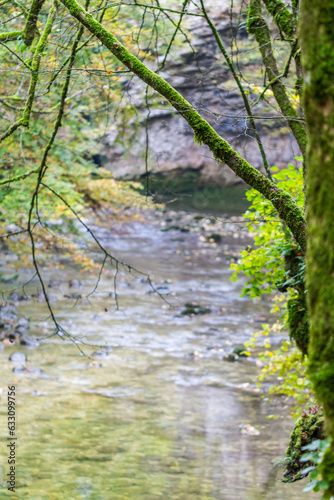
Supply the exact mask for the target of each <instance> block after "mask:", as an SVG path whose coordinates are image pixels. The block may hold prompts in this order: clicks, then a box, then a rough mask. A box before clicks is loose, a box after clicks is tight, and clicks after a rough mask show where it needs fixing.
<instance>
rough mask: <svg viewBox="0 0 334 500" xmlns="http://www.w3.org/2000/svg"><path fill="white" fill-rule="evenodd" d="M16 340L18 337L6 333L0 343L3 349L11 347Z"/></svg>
mask: <svg viewBox="0 0 334 500" xmlns="http://www.w3.org/2000/svg"><path fill="white" fill-rule="evenodd" d="M17 340H18V337H17V336H16V335H15V334H14V333H7V334H6V335H5V337H4V339H3V341H2V343H3V345H4V346H5V347H11V346H13V345H14V344H15V343H16V341H17Z"/></svg>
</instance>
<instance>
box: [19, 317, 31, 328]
mask: <svg viewBox="0 0 334 500" xmlns="http://www.w3.org/2000/svg"><path fill="white" fill-rule="evenodd" d="M17 324H18V326H28V324H29V320H28V319H27V318H23V317H22V318H20V319H19V320H18V322H17Z"/></svg>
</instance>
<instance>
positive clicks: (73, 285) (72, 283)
mask: <svg viewBox="0 0 334 500" xmlns="http://www.w3.org/2000/svg"><path fill="white" fill-rule="evenodd" d="M68 286H69V287H70V288H80V287H81V281H80V280H77V279H73V280H70V281H69V283H68Z"/></svg>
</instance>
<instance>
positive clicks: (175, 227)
mask: <svg viewBox="0 0 334 500" xmlns="http://www.w3.org/2000/svg"><path fill="white" fill-rule="evenodd" d="M180 230H181V227H180V226H167V227H164V228H163V229H161V231H162V232H167V231H180Z"/></svg>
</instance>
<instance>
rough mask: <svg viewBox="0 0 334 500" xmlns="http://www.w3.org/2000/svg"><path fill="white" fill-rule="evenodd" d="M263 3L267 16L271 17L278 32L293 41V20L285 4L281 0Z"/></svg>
mask: <svg viewBox="0 0 334 500" xmlns="http://www.w3.org/2000/svg"><path fill="white" fill-rule="evenodd" d="M263 3H264V4H265V6H266V9H267V11H268V12H269V14H271V15H272V16H273V19H274V21H275V23H276V25H277V27H278V29H279V30H280V32H281V33H282V34H284V35H286V36H287V37H288V38H290V39H293V38H294V37H295V33H296V26H295V18H294V16H293V14H292V13H291V12H290V11H289V9H288V8H287V6H286V4H285V3H284V2H282V1H281V0H263Z"/></svg>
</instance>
